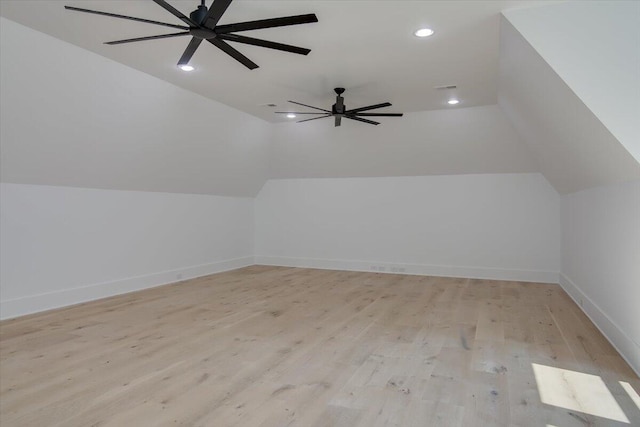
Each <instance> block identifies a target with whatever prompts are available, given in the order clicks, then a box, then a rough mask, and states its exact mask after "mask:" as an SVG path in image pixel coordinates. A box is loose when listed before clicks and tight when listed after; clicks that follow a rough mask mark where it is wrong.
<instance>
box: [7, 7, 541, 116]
mask: <svg viewBox="0 0 640 427" xmlns="http://www.w3.org/2000/svg"><path fill="white" fill-rule="evenodd" d="M170 3H171V4H173V5H175V6H176V7H177V8H178V9H180V10H181V11H182V12H183V13H185V14H188V13H189V12H190V11H191V10H192V9H194V8H195V6H196V5H197V4H198V1H197V0H187V1H185V0H171V1H170ZM207 3H210V2H207ZM538 4H549V1H398V0H394V1H345V0H341V1H313V0H308V1H307V0H298V1H243V0H236V1H234V2H233V3H232V4H231V6H230V7H229V9H228V10H227V12H226V14H225V15H224V16H223V18H222V20H221V21H220V23H221V24H225V23H233V22H242V21H247V20H255V19H264V18H272V17H280V16H289V15H297V14H305V13H315V14H316V15H317V16H318V19H319V22H318V23H313V24H306V25H299V26H292V27H284V28H272V29H266V30H259V31H252V32H247V33H246V35H250V36H253V37H260V38H264V39H268V40H273V41H278V42H282V43H286V44H293V45H298V46H302V47H307V48H310V49H311V50H312V51H311V53H310V54H309V55H308V56H306V57H305V56H301V55H295V54H290V53H285V52H280V51H274V50H270V49H264V48H259V47H254V46H247V45H237V44H235V46H236V47H237V48H238V50H240V51H241V52H243V53H244V54H246V55H247V56H248V57H249V58H250V59H252V60H253V61H254V62H256V63H257V64H258V65H260V68H258V69H256V70H253V71H250V70H248V69H246V68H244V67H243V66H242V65H241V64H239V63H237V62H236V61H235V60H233V59H232V58H230V57H229V56H227V55H226V54H224V53H223V52H221V51H220V50H218V49H216V48H214V47H213V46H211V45H209V44H206V43H205V44H203V45H201V47H200V49H199V50H198V51H197V52H196V54H195V56H194V57H193V59H192V61H191V63H192V64H193V65H194V66H195V67H197V69H196V71H194V72H192V73H184V72H182V71H180V70H178V69H177V68H176V65H175V64H176V63H177V61H178V58H179V57H180V55H181V54H182V51H183V50H184V48H185V47H186V44H187V43H188V38H187V37H179V38H174V39H164V40H154V41H147V42H141V43H133V44H128V45H117V46H109V45H104V44H103V42H105V41H110V40H117V39H124V38H131V37H140V36H147V35H155V34H163V33H170V32H173V31H174V30H172V29H166V31H165V29H164V28H163V27H159V26H154V25H147V24H144V23H138V22H132V21H126V20H120V19H115V18H109V17H103V16H96V15H90V14H84V13H78V12H71V11H67V10H65V9H64V7H63V6H64V5H72V6H77V7H82V8H87V9H96V10H101V11H106V12H111V13H118V14H123V15H132V16H136V17H142V18H146V19H152V20H158V21H164V22H170V23H176V24H181V22H180V21H179V20H178V19H176V18H174V17H173V16H172V15H170V14H169V13H168V12H166V11H165V10H163V9H162V8H161V7H159V6H158V5H156V4H155V3H153V2H152V1H151V0H127V1H114V0H108V1H104V0H96V1H94V0H82V1H80V0H44V1H42V0H41V1H31V0H2V1H0V14H1V15H2V16H4V17H6V18H8V19H11V20H13V21H15V22H18V23H21V24H23V25H25V26H28V27H31V28H33V29H36V30H38V31H41V32H44V33H47V34H49V35H52V36H54V37H56V38H58V39H61V40H64V41H67V42H69V43H72V44H74V45H77V46H80V47H83V48H85V49H88V50H90V51H93V52H96V53H98V54H100V55H102V56H105V57H107V58H110V59H113V60H115V61H117V62H120V63H123V64H125V65H128V66H130V67H133V68H135V69H138V70H141V71H143V72H145V73H148V74H151V75H153V76H156V77H158V78H160V79H163V80H166V81H168V82H171V83H173V84H175V85H178V86H180V87H183V88H185V89H188V90H191V91H193V92H197V93H199V94H201V95H204V96H205V97H208V98H210V99H214V100H217V101H219V102H222V103H224V104H226V105H229V106H232V107H234V108H237V109H239V110H241V111H244V112H247V113H249V114H252V115H254V116H257V117H260V118H262V119H265V120H268V121H272V122H275V121H286V120H288V119H286V118H284V117H283V116H280V115H276V114H273V111H275V110H282V109H287V110H292V109H297V108H296V107H295V106H293V105H292V104H287V102H286V101H287V100H288V99H292V100H296V101H299V102H302V103H305V104H311V105H316V106H318V107H322V108H328V107H330V105H331V104H332V103H333V101H334V96H335V95H334V94H333V91H332V89H333V88H334V87H336V86H343V87H346V88H347V93H346V95H345V97H346V103H347V106H351V107H357V106H362V105H369V104H374V103H379V102H385V101H389V102H392V103H393V104H394V106H393V107H391V108H388V109H386V110H385V111H387V110H388V111H389V112H391V111H397V112H416V111H425V110H436V109H442V108H463V107H473V106H480V105H489V104H495V103H496V102H497V86H498V55H499V24H500V17H499V12H500V11H502V10H506V9H510V8H522V7H529V6H534V5H538ZM422 26H428V27H430V28H432V29H434V30H435V32H436V33H435V35H434V36H432V37H430V38H426V39H418V38H416V37H415V36H413V31H414V30H415V29H417V28H419V27H422ZM243 34H244V33H243ZM25 54H28V51H27V52H25ZM45 65H46V64H43V66H45ZM71 65H72V64H70V66H71ZM96 84H99V82H96ZM450 84H455V85H457V86H458V89H456V90H445V91H442V90H441V91H438V90H435V89H434V86H441V85H450ZM450 96H456V97H458V98H460V99H461V101H462V102H461V103H460V104H459V105H458V106H457V107H450V106H447V104H446V101H447V99H448V98H449V97H450ZM267 103H275V104H277V105H278V107H277V108H275V109H274V108H270V107H266V106H264V104H267ZM292 107H293V108H292ZM388 120H396V119H388Z"/></svg>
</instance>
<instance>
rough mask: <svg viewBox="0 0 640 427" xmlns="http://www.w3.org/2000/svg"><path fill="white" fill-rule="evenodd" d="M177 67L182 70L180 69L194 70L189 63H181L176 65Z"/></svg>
mask: <svg viewBox="0 0 640 427" xmlns="http://www.w3.org/2000/svg"><path fill="white" fill-rule="evenodd" d="M178 67H179V68H180V69H181V70H182V71H193V70H195V67H193V66H191V65H189V64H183V65H178Z"/></svg>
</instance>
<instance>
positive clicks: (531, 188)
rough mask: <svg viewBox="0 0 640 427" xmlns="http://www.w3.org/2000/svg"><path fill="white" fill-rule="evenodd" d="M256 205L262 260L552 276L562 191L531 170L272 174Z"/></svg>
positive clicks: (539, 277)
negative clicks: (321, 176) (367, 175)
mask: <svg viewBox="0 0 640 427" xmlns="http://www.w3.org/2000/svg"><path fill="white" fill-rule="evenodd" d="M255 209H256V241H255V254H256V262H257V263H259V264H260V263H262V264H277V265H290V266H307V267H319V268H337V269H347V270H367V271H370V270H371V267H372V266H376V267H378V266H383V267H385V271H387V272H389V271H393V270H391V269H392V268H393V269H397V268H404V271H405V272H407V273H413V274H433V275H444V276H462V277H478V278H494V279H513V280H527V281H541V282H553V283H557V281H558V272H559V270H560V265H559V263H560V261H559V260H560V253H559V251H560V212H559V196H558V194H557V193H556V192H555V190H554V189H553V188H552V187H551V186H550V185H549V184H548V182H547V181H546V180H545V179H544V177H542V175H540V174H536V173H534V174H491V175H489V174H488V175H456V176H431V177H397V178H343V179H283V180H270V181H268V182H267V184H266V185H265V187H264V188H263V189H262V191H261V192H260V194H259V195H258V197H257V198H256V208H255ZM395 271H398V270H395ZM400 271H401V270H400Z"/></svg>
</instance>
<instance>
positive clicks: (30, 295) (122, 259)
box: [0, 184, 254, 318]
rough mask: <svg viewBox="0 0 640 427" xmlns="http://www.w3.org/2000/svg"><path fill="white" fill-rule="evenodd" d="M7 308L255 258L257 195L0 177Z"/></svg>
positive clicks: (82, 297)
mask: <svg viewBox="0 0 640 427" xmlns="http://www.w3.org/2000/svg"><path fill="white" fill-rule="evenodd" d="M0 198H1V199H0V221H1V222H0V236H1V239H0V266H1V269H0V271H1V272H0V302H1V305H0V315H1V317H2V318H7V317H14V316H18V315H22V314H27V313H32V312H36V311H41V310H46V309H50V308H55V307H61V306H65V305H69V304H74V303H78V302H82V301H88V300H93V299H97V298H102V297H106V296H110V295H115V294H119V293H123V292H129V291H133V290H137V289H142V288H146V287H151V286H156V285H159V284H164V283H170V282H175V281H177V280H180V279H187V278H189V277H196V276H202V275H206V274H211V273H215V272H218V271H223V270H228V269H232V268H238V267H242V266H246V265H251V264H253V257H252V255H253V226H254V220H253V199H251V198H234V197H220V196H209V195H193V194H169V193H155V192H154V193H149V192H136V191H114V190H95V189H82V188H71V187H51V186H36V185H22V184H0Z"/></svg>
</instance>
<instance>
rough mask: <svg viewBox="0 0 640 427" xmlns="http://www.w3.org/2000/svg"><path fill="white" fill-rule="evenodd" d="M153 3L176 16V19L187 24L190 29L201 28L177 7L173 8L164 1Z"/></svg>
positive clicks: (158, 0)
mask: <svg viewBox="0 0 640 427" xmlns="http://www.w3.org/2000/svg"><path fill="white" fill-rule="evenodd" d="M153 1H154V2H155V3H156V4H157V5H158V6H160V7H162V8H163V9H164V10H166V11H167V12H169V13H170V14H172V15H173V16H175V17H176V18H178V19H179V20H181V21H182V22H184V23H185V24H187V25H188V26H189V27H195V28H197V27H199V25H198V24H197V23H195V22H193V20H191V18H189V17H188V16H186V15H185V14H183V13H182V12H180V11H179V10H178V9H176V8H175V7H173V6H171V5H170V4H169V3H167V2H166V1H164V0H153Z"/></svg>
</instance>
